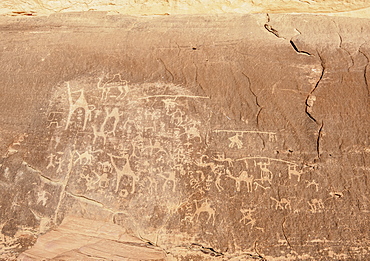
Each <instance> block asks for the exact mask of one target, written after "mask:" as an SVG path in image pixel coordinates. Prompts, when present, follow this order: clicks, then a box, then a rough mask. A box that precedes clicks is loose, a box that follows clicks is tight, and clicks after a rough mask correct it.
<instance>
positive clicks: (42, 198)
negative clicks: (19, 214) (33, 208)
mask: <svg viewBox="0 0 370 261" xmlns="http://www.w3.org/2000/svg"><path fill="white" fill-rule="evenodd" d="M46 193H47V192H46V191H41V192H37V197H38V198H37V201H36V204H39V203H42V205H43V206H45V205H46V202H47V200H48V199H49V197H48V196H47V195H46Z"/></svg>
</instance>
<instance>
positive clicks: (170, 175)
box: [158, 171, 176, 192]
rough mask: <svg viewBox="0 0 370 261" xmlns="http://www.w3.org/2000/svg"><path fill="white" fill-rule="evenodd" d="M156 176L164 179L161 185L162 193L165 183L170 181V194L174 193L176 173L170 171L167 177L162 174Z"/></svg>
mask: <svg viewBox="0 0 370 261" xmlns="http://www.w3.org/2000/svg"><path fill="white" fill-rule="evenodd" d="M158 176H160V177H162V178H164V179H165V181H164V183H163V187H162V190H163V191H164V190H165V189H166V185H167V182H171V181H172V184H173V186H172V192H175V189H176V172H175V171H171V172H169V173H168V176H167V177H166V176H164V175H162V174H158Z"/></svg>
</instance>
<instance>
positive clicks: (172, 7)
mask: <svg viewBox="0 0 370 261" xmlns="http://www.w3.org/2000/svg"><path fill="white" fill-rule="evenodd" d="M78 11H79V12H81V11H107V12H109V13H111V14H130V15H153V14H154V15H159V14H161V15H163V14H167V15H168V14H223V13H243V14H248V13H291V12H293V13H294V12H295V13H324V14H325V13H326V14H331V15H335V14H336V15H341V16H355V17H369V12H370V4H369V2H368V1H366V0H346V1H341V0H236V1H226V0H218V1H196V0H180V1H178V0H176V1H173V0H166V1H159V0H142V1H130V0H115V1H112V0H73V1H70V0H59V1H49V0H27V1H26V0H7V1H2V2H1V3H0V14H4V15H12V16H37V15H49V14H53V13H60V12H78Z"/></svg>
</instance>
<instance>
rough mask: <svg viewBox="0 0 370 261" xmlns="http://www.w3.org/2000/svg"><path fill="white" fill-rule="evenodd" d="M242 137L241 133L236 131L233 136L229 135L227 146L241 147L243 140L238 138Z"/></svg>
mask: <svg viewBox="0 0 370 261" xmlns="http://www.w3.org/2000/svg"><path fill="white" fill-rule="evenodd" d="M242 137H243V134H242V133H236V134H235V135H234V136H232V137H230V138H229V141H230V144H229V148H234V147H236V148H238V149H241V148H243V142H242V141H241V140H240V138H242Z"/></svg>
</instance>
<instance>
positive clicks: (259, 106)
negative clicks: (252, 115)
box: [242, 72, 262, 128]
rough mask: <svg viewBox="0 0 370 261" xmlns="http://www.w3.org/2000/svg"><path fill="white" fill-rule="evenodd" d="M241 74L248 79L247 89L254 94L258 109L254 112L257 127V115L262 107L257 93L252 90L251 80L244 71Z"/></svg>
mask: <svg viewBox="0 0 370 261" xmlns="http://www.w3.org/2000/svg"><path fill="white" fill-rule="evenodd" d="M242 74H243V75H244V76H245V77H246V78H247V80H248V88H249V91H250V92H251V93H252V95H253V96H254V98H255V101H256V105H257V107H258V111H257V113H256V124H257V128H259V123H258V122H259V120H258V117H259V115H260V113H261V111H262V107H261V105H260V104H259V103H258V97H257V95H256V94H255V93H254V92H253V90H252V83H251V80H250V79H249V77H248V76H247V75H246V74H245V73H243V72H242Z"/></svg>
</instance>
